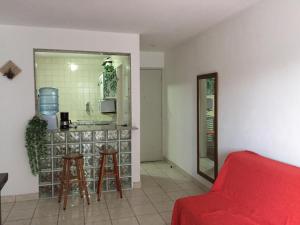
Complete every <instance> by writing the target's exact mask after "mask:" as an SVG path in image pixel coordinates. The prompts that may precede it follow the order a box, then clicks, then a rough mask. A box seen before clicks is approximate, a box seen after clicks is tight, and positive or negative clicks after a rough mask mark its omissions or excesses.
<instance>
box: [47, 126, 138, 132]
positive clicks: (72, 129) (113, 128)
mask: <svg viewBox="0 0 300 225" xmlns="http://www.w3.org/2000/svg"><path fill="white" fill-rule="evenodd" d="M136 129H138V128H137V127H132V126H118V125H78V126H77V128H73V127H72V128H69V129H55V130H49V131H48V132H72V131H96V130H136Z"/></svg>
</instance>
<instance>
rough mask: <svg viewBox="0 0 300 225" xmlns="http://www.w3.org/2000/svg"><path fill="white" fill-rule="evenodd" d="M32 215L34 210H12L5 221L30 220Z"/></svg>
mask: <svg viewBox="0 0 300 225" xmlns="http://www.w3.org/2000/svg"><path fill="white" fill-rule="evenodd" d="M33 213H34V209H22V210H17V209H14V208H13V209H12V210H11V212H10V213H9V215H8V217H7V221H13V220H26V219H31V218H32V217H33Z"/></svg>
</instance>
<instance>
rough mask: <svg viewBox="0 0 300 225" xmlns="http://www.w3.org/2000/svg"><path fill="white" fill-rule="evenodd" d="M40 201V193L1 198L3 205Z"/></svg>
mask: <svg viewBox="0 0 300 225" xmlns="http://www.w3.org/2000/svg"><path fill="white" fill-rule="evenodd" d="M38 199H39V193H30V194H21V195H6V196H1V202H2V203H12V202H22V201H30V200H38Z"/></svg>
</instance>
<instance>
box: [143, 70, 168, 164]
mask: <svg viewBox="0 0 300 225" xmlns="http://www.w3.org/2000/svg"><path fill="white" fill-rule="evenodd" d="M162 159H163V154H162V72H161V70H158V69H141V161H142V162H145V161H157V160H162Z"/></svg>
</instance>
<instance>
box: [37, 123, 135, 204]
mask: <svg viewBox="0 0 300 225" xmlns="http://www.w3.org/2000/svg"><path fill="white" fill-rule="evenodd" d="M133 129H136V128H134V127H131V126H116V125H80V126H78V128H70V129H67V130H61V129H57V130H49V131H48V134H47V156H46V157H45V158H43V159H42V160H41V172H40V173H39V194H40V197H41V198H48V197H56V196H57V194H58V190H59V183H60V181H59V177H60V173H61V170H62V157H63V156H64V155H65V154H69V153H80V154H82V155H83V157H84V174H85V177H86V180H87V185H88V189H89V193H94V192H95V191H96V185H97V181H98V171H99V158H100V150H101V149H102V147H103V146H105V147H107V148H114V149H116V150H117V151H118V162H119V173H120V176H121V183H122V189H131V188H132V152H131V132H132V130H133ZM112 166H113V165H112V158H109V159H108V162H107V167H108V168H110V169H111V168H113V167H112ZM115 190H116V185H115V180H114V179H111V178H110V177H108V178H106V179H105V180H104V182H103V191H115ZM78 191H79V190H78V186H77V185H72V188H71V193H72V195H78Z"/></svg>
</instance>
